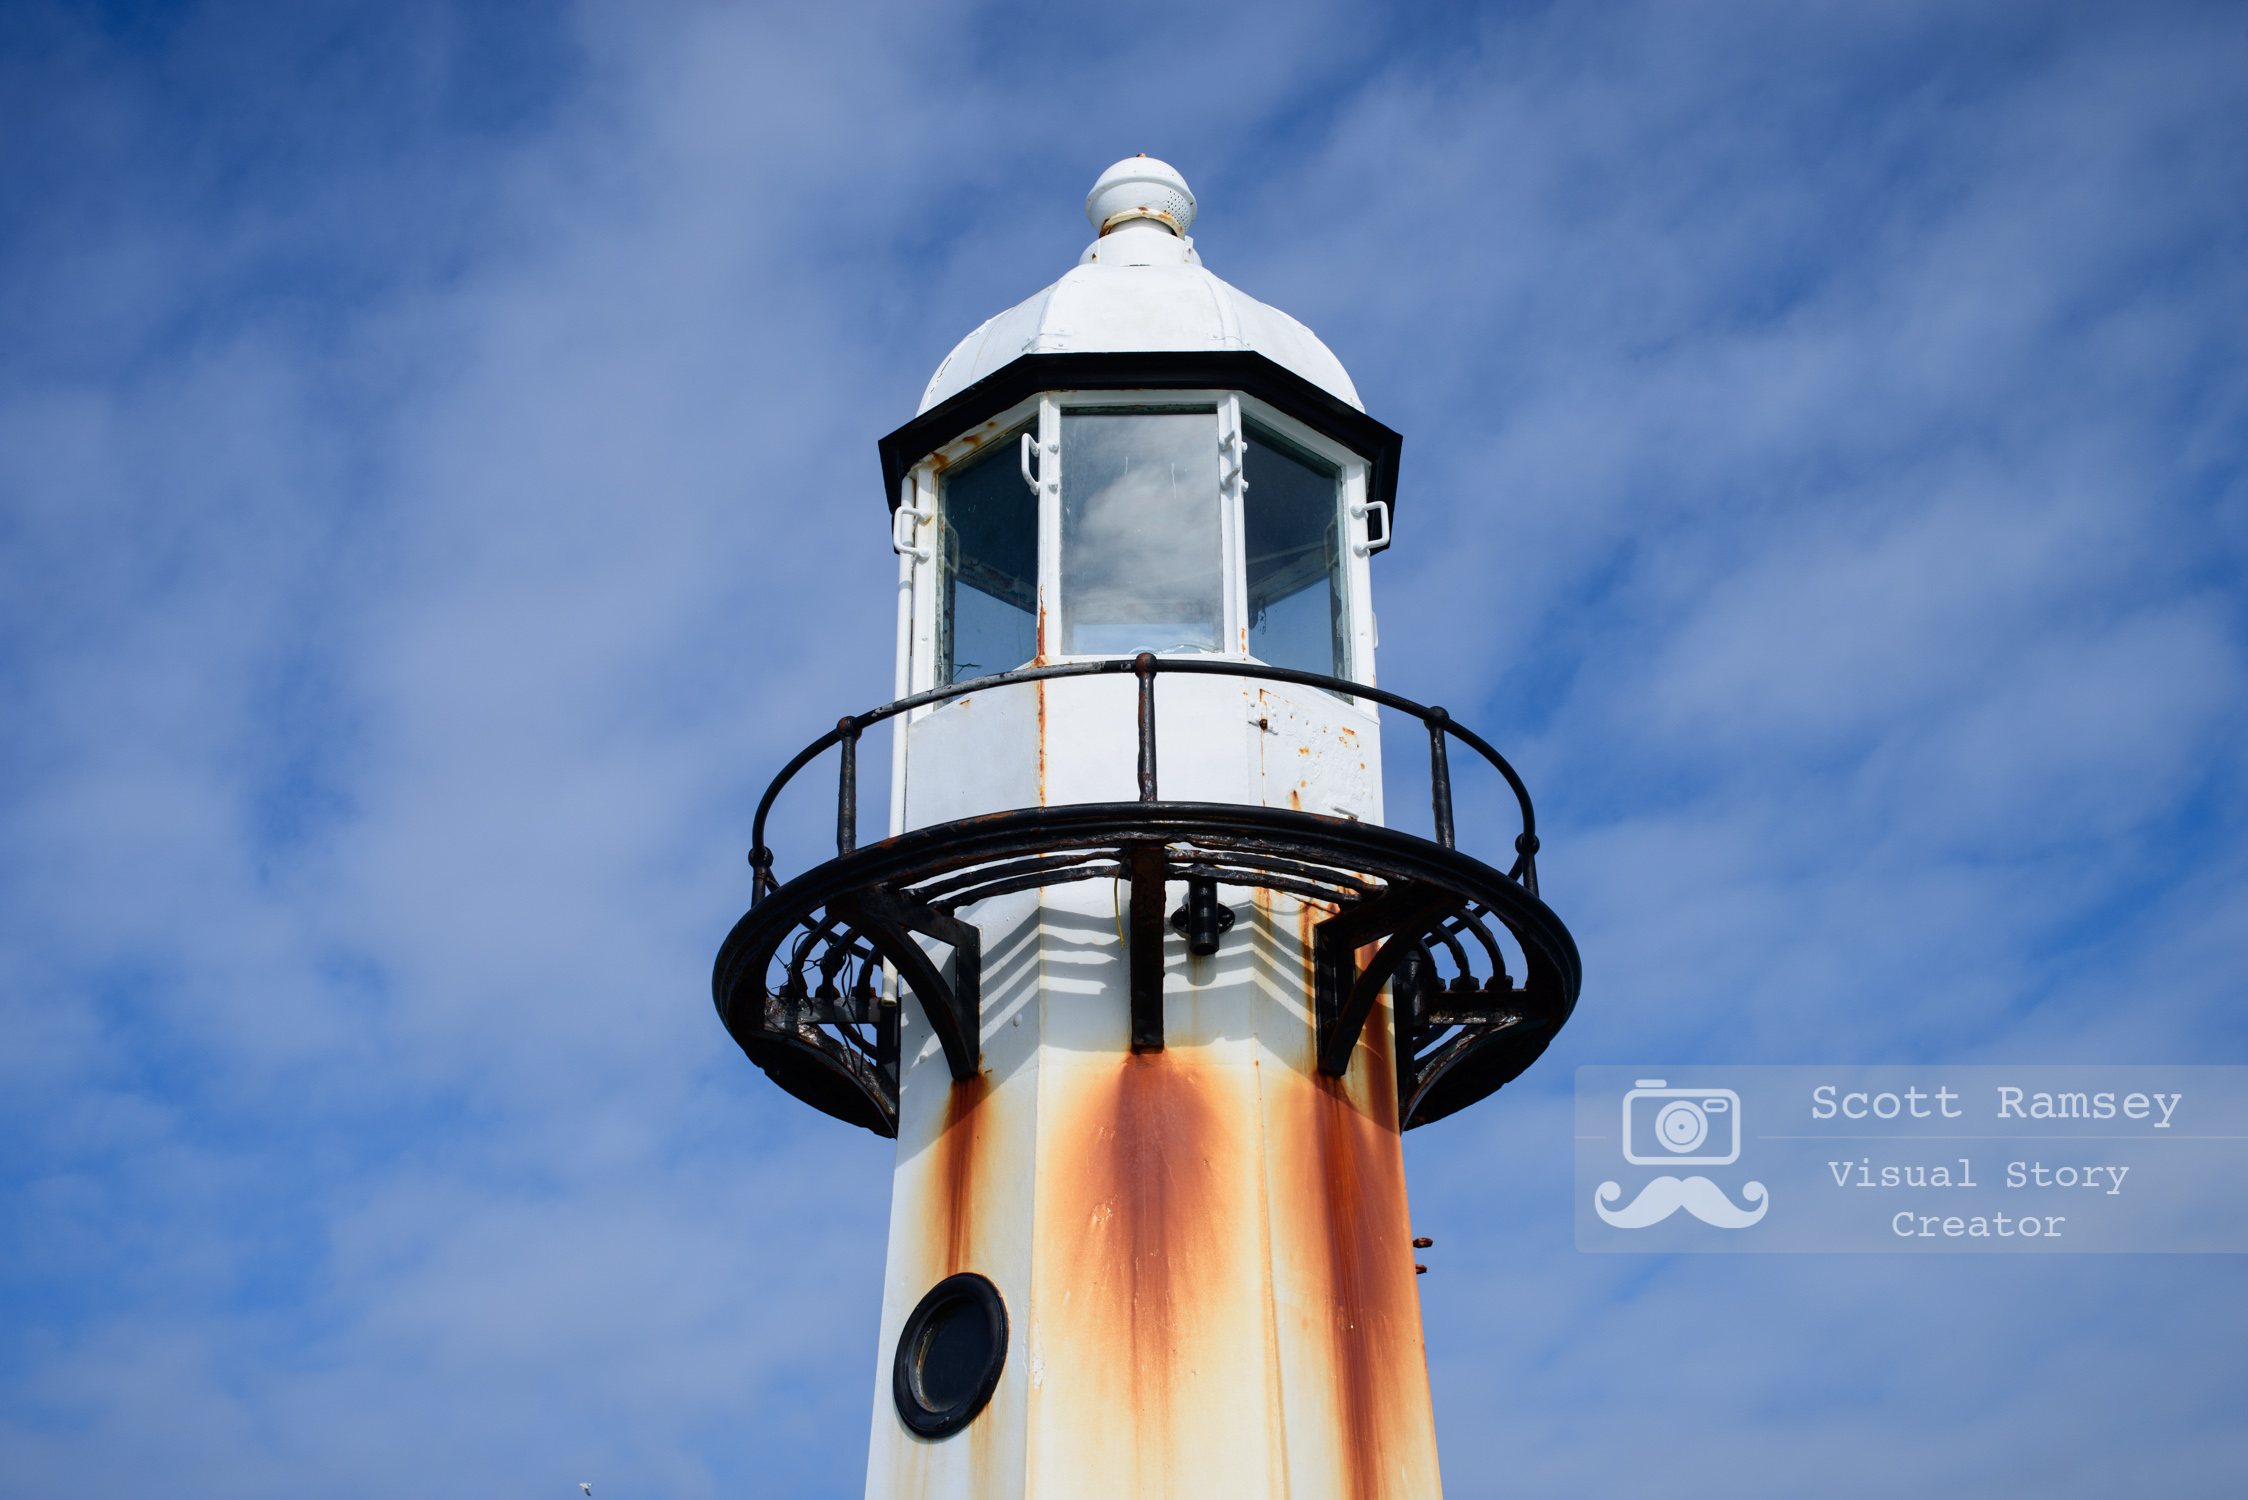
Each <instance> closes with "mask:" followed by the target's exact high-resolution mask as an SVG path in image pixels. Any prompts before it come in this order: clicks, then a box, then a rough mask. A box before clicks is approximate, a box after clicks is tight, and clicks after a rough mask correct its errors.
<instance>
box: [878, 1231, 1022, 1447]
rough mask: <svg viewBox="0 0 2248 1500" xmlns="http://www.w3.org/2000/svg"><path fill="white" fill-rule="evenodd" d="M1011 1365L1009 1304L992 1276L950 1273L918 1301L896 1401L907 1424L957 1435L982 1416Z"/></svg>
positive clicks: (902, 1350) (893, 1371)
mask: <svg viewBox="0 0 2248 1500" xmlns="http://www.w3.org/2000/svg"><path fill="white" fill-rule="evenodd" d="M1006 1367H1007V1304H1006V1302H1005V1300H1003V1299H1002V1298H1001V1297H1000V1295H999V1288H998V1287H996V1286H994V1285H992V1283H991V1281H990V1279H989V1278H988V1277H984V1276H979V1275H977V1274H976V1273H975V1272H973V1271H960V1272H956V1273H954V1274H953V1275H950V1276H947V1277H946V1278H945V1279H944V1280H942V1281H940V1282H938V1283H937V1284H936V1285H935V1286H933V1287H931V1288H929V1291H928V1294H927V1295H926V1296H924V1297H923V1298H922V1299H921V1300H920V1302H918V1303H916V1304H915V1305H914V1309H913V1311H912V1312H911V1313H909V1314H907V1315H906V1320H905V1327H904V1328H903V1329H901V1330H899V1333H898V1349H897V1354H896V1356H895V1357H894V1358H893V1359H892V1360H891V1362H890V1399H891V1401H892V1402H893V1403H894V1404H895V1405H896V1406H897V1409H898V1417H899V1419H900V1420H901V1421H903V1422H904V1423H905V1425H906V1426H908V1427H910V1428H912V1429H913V1431H914V1432H916V1433H917V1434H919V1435H920V1436H922V1437H925V1438H942V1437H950V1436H951V1435H952V1434H953V1433H955V1432H958V1431H959V1430H960V1429H961V1428H963V1427H965V1426H967V1425H968V1424H969V1423H970V1422H973V1421H974V1420H975V1419H976V1415H977V1413H979V1412H981V1411H982V1410H983V1409H984V1407H985V1406H986V1405H987V1404H988V1403H989V1402H990V1400H991V1397H992V1393H993V1392H994V1391H996V1390H998V1389H999V1376H1000V1373H1001V1372H1002V1371H1003V1370H1005V1369H1006Z"/></svg>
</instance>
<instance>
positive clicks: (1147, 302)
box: [920, 158, 1363, 411]
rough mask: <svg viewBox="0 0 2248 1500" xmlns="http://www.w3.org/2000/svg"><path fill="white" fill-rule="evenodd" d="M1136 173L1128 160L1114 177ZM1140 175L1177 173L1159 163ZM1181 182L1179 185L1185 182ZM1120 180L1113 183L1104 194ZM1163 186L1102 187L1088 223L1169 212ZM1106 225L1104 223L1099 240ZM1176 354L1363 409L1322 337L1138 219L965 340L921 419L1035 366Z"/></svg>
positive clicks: (928, 394) (934, 383) (940, 373)
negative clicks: (1220, 358)
mask: <svg viewBox="0 0 2248 1500" xmlns="http://www.w3.org/2000/svg"><path fill="white" fill-rule="evenodd" d="M1134 165H1135V162H1134V160H1133V159H1130V158H1128V159H1127V160H1125V161H1123V162H1119V163H1117V165H1116V166H1115V167H1111V168H1110V169H1109V171H1110V172H1111V173H1115V172H1118V171H1119V169H1122V168H1130V167H1133V166H1134ZM1137 165H1138V166H1140V167H1143V168H1144V167H1148V166H1150V165H1152V166H1154V167H1160V168H1162V169H1163V170H1164V171H1165V172H1170V168H1168V167H1167V166H1165V165H1164V164H1163V163H1160V162H1153V163H1151V162H1150V160H1149V159H1147V158H1140V159H1138V160H1137ZM1171 176H1172V177H1173V178H1177V174H1176V173H1175V172H1171ZM1108 180H1109V179H1108V175H1107V174H1103V178H1102V181H1103V183H1107V182H1108ZM1158 186H1159V184H1157V183H1151V182H1140V181H1133V180H1127V179H1126V178H1120V179H1119V182H1118V184H1116V185H1113V186H1111V187H1108V188H1103V187H1096V188H1095V190H1094V193H1093V195H1092V197H1091V198H1089V199H1088V200H1087V202H1086V214H1087V216H1088V217H1092V216H1093V214H1094V212H1095V210H1096V207H1100V208H1106V209H1107V212H1108V213H1110V214H1113V213H1116V212H1120V211H1123V210H1124V209H1127V208H1129V207H1131V206H1133V205H1135V204H1137V203H1138V202H1139V201H1140V200H1142V199H1144V198H1161V199H1162V201H1163V202H1164V203H1169V202H1170V201H1171V200H1170V199H1169V198H1163V196H1162V194H1161V193H1159V192H1150V191H1148V189H1150V188H1153V187H1158ZM1177 187H1178V191H1179V192H1180V193H1181V194H1183V196H1184V199H1185V202H1186V205H1187V207H1186V211H1185V224H1186V225H1191V224H1192V223H1193V222H1194V217H1193V204H1194V196H1193V194H1192V193H1191V192H1190V191H1186V184H1185V181H1184V180H1183V179H1178V180H1177ZM1110 205H1114V206H1110ZM1100 223H1101V220H1100V219H1095V220H1094V224H1095V227H1096V228H1097V227H1098V226H1099V224H1100ZM1175 349H1235V350H1254V351H1256V352H1257V353H1259V354H1262V355H1264V356H1265V357H1267V358H1268V359H1270V360H1272V361H1273V362H1274V363H1276V364H1279V365H1283V366H1285V367H1287V368H1288V369H1291V370H1293V371H1295V372H1296V373H1297V374H1298V375H1301V376H1303V377H1304V379H1306V380H1308V381H1310V382H1311V383H1312V384H1314V385H1316V386H1319V387H1321V388H1322V389H1324V390H1327V391H1331V392H1333V393H1334V394H1335V395H1337V396H1340V397H1341V398H1342V399H1343V400H1345V401H1348V402H1349V403H1350V404H1351V405H1353V406H1359V405H1360V402H1359V400H1358V388H1357V387H1356V386H1354V385H1352V384H1351V381H1350V375H1349V373H1348V372H1347V371H1345V370H1344V369H1343V366H1342V361H1340V360H1338V359H1337V358H1335V356H1334V354H1333V352H1332V351H1331V350H1329V349H1328V347H1327V346H1326V345H1325V344H1323V343H1321V342H1320V341H1319V336H1318V335H1317V334H1315V333H1313V332H1312V331H1311V330H1310V329H1309V328H1306V327H1305V326H1304V325H1303V324H1301V323H1299V322H1297V321H1296V320H1295V319H1294V318H1291V317H1289V316H1288V315H1287V314H1286V313H1284V312H1282V311H1280V309H1278V308H1276V307H1268V306H1266V305H1265V304H1264V303H1262V302H1259V301H1258V300H1257V299H1256V298H1254V297H1251V296H1250V295H1248V294H1247V293H1246V292H1243V291H1241V290H1240V289H1239V288H1237V287H1234V286H1230V285H1228V284H1227V283H1226V282H1223V281H1221V280H1219V279H1218V278H1217V277H1216V276H1214V275H1212V274H1211V273H1210V272H1209V271H1207V270H1205V269H1203V266H1202V257H1201V256H1200V255H1199V254H1197V253H1196V251H1195V248H1194V241H1193V240H1192V239H1191V238H1188V237H1186V234H1185V229H1184V227H1182V228H1181V230H1180V232H1179V233H1177V234H1173V233H1172V232H1171V230H1170V229H1169V228H1167V227H1164V226H1163V225H1162V224H1160V223H1159V222H1158V221H1155V220H1151V219H1129V220H1126V221H1125V222H1124V223H1123V224H1121V225H1119V226H1118V227H1117V228H1115V229H1114V230H1112V231H1111V232H1109V233H1107V234H1105V235H1103V236H1101V237H1100V238H1098V239H1096V240H1094V241H1093V243H1092V244H1090V245H1088V246H1086V247H1085V253H1084V255H1083V256H1081V257H1080V258H1079V262H1078V264H1077V265H1076V267H1074V268H1073V269H1072V270H1070V271H1069V272H1068V273H1067V274H1065V275H1064V276H1063V277H1062V278H1061V279H1060V280H1059V281H1056V282H1055V283H1054V284H1053V285H1052V286H1049V287H1047V288H1046V289H1045V290H1044V291H1041V292H1039V293H1038V294H1037V295H1036V296H1034V297H1030V298H1028V299H1026V300H1025V301H1023V302H1020V303H1018V304H1016V305H1015V306H1014V307H1011V308H1009V309H1007V310H1006V311H1005V312H1003V313H1000V314H999V315H998V316H997V317H995V318H992V319H990V320H989V321H987V322H986V323H984V325H983V326H982V327H980V328H978V329H977V330H976V331H975V332H973V333H971V334H969V335H968V336H967V337H966V338H964V339H962V340H961V341H960V343H959V345H958V347H956V348H955V349H954V350H953V351H952V353H950V354H949V355H947V356H945V361H944V363H943V364H941V365H939V366H937V372H936V374H935V375H934V376H932V377H931V378H930V380H929V385H928V388H927V389H926V390H925V391H923V392H922V394H921V407H920V409H921V410H922V411H927V410H928V409H929V408H930V407H932V406H935V405H936V404H937V403H938V402H940V401H942V400H944V399H945V398H946V397H948V396H952V395H955V394H957V393H959V392H961V391H964V390H966V389H967V388H968V387H969V386H971V385H974V384H975V383H976V382H977V381H979V380H981V379H983V378H984V377H985V376H986V375H989V374H991V373H992V372H993V371H995V370H997V369H999V368H1000V367H1001V366H1003V365H1007V364H1011V363H1013V362H1014V361H1015V360H1017V359H1019V358H1021V357H1022V356H1023V355H1025V354H1063V353H1070V352H1073V351H1085V350H1100V351H1108V352H1122V351H1132V350H1175ZM1361 409H1363V408H1361Z"/></svg>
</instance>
